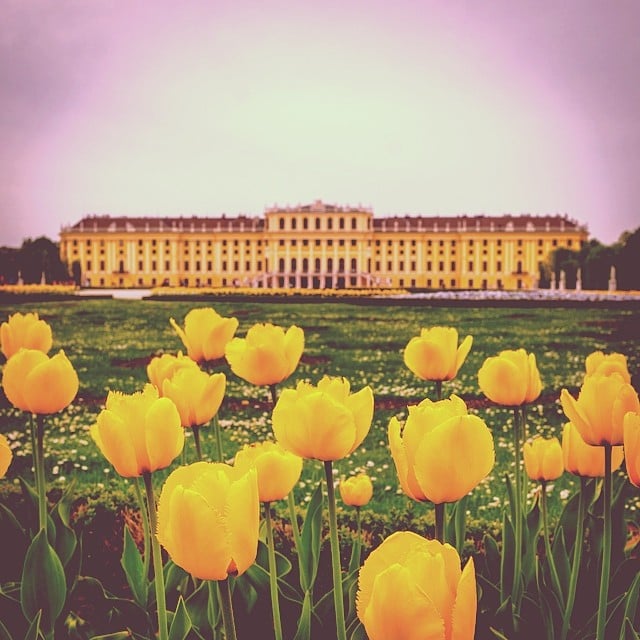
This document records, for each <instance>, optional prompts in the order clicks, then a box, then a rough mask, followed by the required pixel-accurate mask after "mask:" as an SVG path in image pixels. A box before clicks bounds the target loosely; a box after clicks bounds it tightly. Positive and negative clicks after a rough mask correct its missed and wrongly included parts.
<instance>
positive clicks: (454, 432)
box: [388, 395, 495, 504]
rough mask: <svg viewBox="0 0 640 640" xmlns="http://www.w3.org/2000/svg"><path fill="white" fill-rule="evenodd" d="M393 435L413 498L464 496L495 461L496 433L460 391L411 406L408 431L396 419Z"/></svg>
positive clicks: (400, 472) (394, 451)
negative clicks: (471, 409)
mask: <svg viewBox="0 0 640 640" xmlns="http://www.w3.org/2000/svg"><path fill="white" fill-rule="evenodd" d="M388 433H389V446H390V448H391V455H392V457H393V461H394V463H395V465H396V471H397V473H398V479H399V480H400V486H401V487H402V490H403V491H404V492H405V493H406V494H407V495H408V496H409V497H410V498H413V499H414V500H420V501H425V500H430V501H431V502H433V503H434V504H441V503H443V502H455V501H457V500H460V498H462V497H463V496H465V495H467V493H469V491H471V490H472V489H473V488H474V487H475V486H476V485H477V484H478V483H479V482H480V481H481V480H483V479H484V478H485V477H486V476H487V475H489V473H490V472H491V470H492V469H493V465H494V464H495V452H494V446H493V436H492V434H491V431H490V430H489V428H488V427H487V425H486V424H485V423H484V422H483V421H482V420H481V419H480V418H479V417H478V416H474V415H468V414H467V405H466V404H465V402H464V400H462V399H461V398H459V397H458V396H455V395H452V396H451V398H449V399H448V400H440V401H438V402H432V401H431V400H429V399H427V400H423V401H422V402H421V403H420V404H419V405H417V406H411V407H409V417H408V418H407V421H406V424H405V425H404V429H403V428H402V425H401V424H400V422H399V421H398V419H397V418H395V417H393V418H391V421H390V422H389V430H388Z"/></svg>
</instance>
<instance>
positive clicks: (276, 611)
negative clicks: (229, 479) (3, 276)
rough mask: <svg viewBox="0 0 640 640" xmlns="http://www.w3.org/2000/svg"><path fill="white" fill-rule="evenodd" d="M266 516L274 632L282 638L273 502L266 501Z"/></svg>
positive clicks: (276, 637) (277, 639)
mask: <svg viewBox="0 0 640 640" xmlns="http://www.w3.org/2000/svg"><path fill="white" fill-rule="evenodd" d="M264 517H265V520H266V523H267V548H268V550H269V587H270V589H271V612H272V614H273V632H274V637H275V639H276V640H282V622H281V621H280V603H279V602H278V567H277V566H276V550H275V546H274V542H273V524H272V523H271V504H270V503H269V502H265V503H264Z"/></svg>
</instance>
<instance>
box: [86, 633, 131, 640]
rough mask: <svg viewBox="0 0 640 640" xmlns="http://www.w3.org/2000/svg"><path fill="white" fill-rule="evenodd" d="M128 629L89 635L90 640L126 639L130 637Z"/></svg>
mask: <svg viewBox="0 0 640 640" xmlns="http://www.w3.org/2000/svg"><path fill="white" fill-rule="evenodd" d="M131 637H132V636H131V632H130V631H116V632H115V633H107V634H106V635H104V636H91V640H127V638H131Z"/></svg>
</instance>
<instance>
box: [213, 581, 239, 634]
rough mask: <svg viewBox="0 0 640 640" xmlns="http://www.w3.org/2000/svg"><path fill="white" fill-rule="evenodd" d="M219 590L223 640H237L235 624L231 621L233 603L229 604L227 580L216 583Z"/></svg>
mask: <svg viewBox="0 0 640 640" xmlns="http://www.w3.org/2000/svg"><path fill="white" fill-rule="evenodd" d="M218 587H219V588H220V608H221V609H222V622H223V624H224V637H225V640H237V638H236V623H235V621H234V619H233V603H232V602H231V585H230V584H229V578H225V579H224V580H220V581H218Z"/></svg>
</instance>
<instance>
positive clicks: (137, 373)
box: [0, 300, 640, 520]
mask: <svg viewBox="0 0 640 640" xmlns="http://www.w3.org/2000/svg"><path fill="white" fill-rule="evenodd" d="M195 306H207V304H206V303H203V302H189V301H181V302H150V301H117V300H82V301H67V302H46V303H39V304H30V303H29V304H21V305H20V306H19V307H10V306H7V305H0V320H5V319H6V318H7V316H8V315H9V314H11V313H13V312H14V311H22V312H26V311H37V312H39V313H40V316H41V317H43V318H44V319H45V320H47V321H48V322H49V323H50V324H51V326H52V328H53V332H54V351H57V350H58V349H60V348H63V349H64V350H65V352H66V353H67V355H68V357H69V359H70V360H71V362H72V363H73V364H74V366H75V367H76V370H77V371H78V375H79V377H80V392H79V396H78V399H77V401H76V402H75V403H74V405H73V406H72V407H70V408H69V409H68V410H67V411H65V412H63V413H61V414H59V415H56V416H53V417H50V418H48V419H47V425H48V426H47V433H46V437H45V447H46V451H47V460H46V465H47V477H48V479H49V480H50V481H51V482H52V484H53V486H64V485H66V484H67V483H68V482H69V481H70V480H71V479H76V481H77V482H78V483H80V484H93V485H98V487H105V488H107V487H114V488H115V487H123V486H125V485H126V484H127V481H125V480H122V479H120V478H119V477H117V474H115V472H114V471H113V469H112V468H111V466H110V465H109V464H108V463H107V462H106V460H105V459H104V458H103V457H102V456H101V454H100V453H99V451H98V450H97V448H96V447H95V445H94V444H93V441H92V439H91V437H90V435H89V433H88V429H89V427H90V426H91V424H93V422H94V421H95V418H96V415H97V414H98V412H99V411H100V410H101V408H102V407H103V405H104V400H105V398H106V395H107V392H108V390H110V389H113V390H120V391H124V392H126V393H131V392H133V391H136V390H139V389H140V388H141V387H142V385H143V384H144V383H145V382H146V380H147V377H146V363H147V362H148V361H149V359H150V358H151V357H152V356H154V355H158V354H160V353H163V352H169V353H175V352H177V351H178V350H180V349H182V344H181V342H180V340H179V338H178V337H177V336H176V335H175V333H174V332H173V330H172V329H171V327H170V326H169V317H174V318H175V319H176V320H177V321H178V323H181V322H182V320H183V318H184V316H185V314H186V313H187V311H189V309H191V308H193V307H195ZM213 306H215V309H216V310H217V311H218V312H219V313H221V314H222V315H234V316H236V317H238V319H239V320H240V327H239V330H238V333H237V335H239V336H244V334H245V333H246V330H247V329H248V328H249V327H250V326H251V325H253V324H254V323H256V322H272V323H274V324H278V325H282V326H284V327H288V326H290V325H291V324H296V325H298V326H300V327H302V328H303V329H304V331H305V341H306V345H305V352H304V355H303V360H302V362H301V364H300V366H299V367H298V369H297V371H296V372H295V373H294V375H293V376H292V377H291V378H290V379H289V380H287V381H285V383H283V386H287V387H289V386H294V385H295V384H296V382H297V381H298V380H310V381H312V382H314V383H315V382H317V381H318V379H319V378H320V377H321V376H322V375H324V374H329V375H336V376H338V375H339V376H345V377H346V378H347V379H348V380H349V381H350V382H351V385H352V389H354V390H358V389H360V388H361V387H362V386H364V385H367V384H368V385H371V387H372V389H373V391H374V395H375V398H376V411H375V415H374V421H373V425H372V428H371V431H370V433H369V435H368V436H367V438H366V440H365V441H364V443H363V446H362V447H360V448H359V449H358V450H357V451H355V452H354V453H353V454H352V455H351V456H350V457H349V458H348V459H345V460H341V461H338V462H337V463H336V464H335V465H334V467H335V469H336V470H337V474H338V475H349V474H351V473H353V472H356V471H360V470H364V471H366V472H367V473H368V474H369V475H370V476H371V478H372V480H373V482H374V488H375V492H374V498H373V500H372V502H371V504H370V509H371V510H372V511H373V512H378V513H388V512H390V511H395V510H400V511H404V510H406V509H407V508H413V510H414V512H416V513H427V512H429V511H430V510H431V508H430V507H428V506H423V505H410V504H409V500H408V499H407V498H406V497H405V496H404V495H402V493H401V491H400V489H399V485H398V481H397V478H396V473H395V468H394V465H393V461H392V459H391V455H390V453H389V449H388V444H387V435H386V432H387V425H388V422H389V419H390V418H391V416H393V415H396V416H398V417H399V418H400V419H405V418H406V415H407V411H406V405H407V404H415V403H417V402H419V401H420V400H422V399H423V398H425V397H427V396H429V397H431V398H433V397H434V396H433V394H434V388H433V386H432V385H429V384H428V383H423V382H422V381H420V380H419V379H417V378H416V377H415V376H414V375H413V374H412V373H411V372H410V371H409V370H408V369H407V368H406V367H405V366H404V363H403V359H402V350H403V348H404V346H405V345H406V344H407V342H408V341H409V339H410V338H411V337H412V336H414V335H417V334H418V333H419V331H420V328H421V327H429V326H436V325H446V326H453V327H456V328H457V329H458V331H459V333H460V335H461V337H464V336H465V335H467V334H471V335H472V336H473V337H474V344H473V348H472V350H471V353H470V354H469V357H468V358H467V361H466V362H465V364H464V365H463V367H462V369H461V371H460V373H459V375H458V377H457V378H456V379H455V380H453V381H452V382H450V383H445V385H444V393H445V395H448V394H450V393H457V394H459V395H461V396H462V397H463V398H464V399H465V400H467V401H468V404H469V406H470V407H471V409H472V411H474V412H477V413H478V415H480V417H482V418H483V419H484V420H485V421H486V422H487V424H488V425H489V426H490V427H491V429H492V430H493V433H494V436H495V445H496V457H497V464H496V468H495V470H494V472H493V473H492V475H491V476H490V477H489V478H488V479H487V480H486V481H485V482H484V483H483V484H482V485H481V486H480V487H478V488H477V489H476V490H475V491H474V492H473V494H472V496H471V497H470V498H469V500H468V503H467V508H468V510H469V512H470V514H471V515H472V516H473V517H476V518H481V519H489V520H496V519H498V518H499V516H500V513H501V509H502V502H503V500H504V499H505V489H504V480H503V478H504V474H505V473H507V472H508V471H509V466H510V465H511V464H512V460H513V453H512V440H511V430H510V429H511V414H510V412H509V411H507V410H504V409H500V408H496V407H492V406H490V405H489V404H488V403H487V402H486V401H485V400H484V396H483V395H482V393H481V392H480V390H479V388H478V384H477V371H478V369H479V368H480V366H481V364H482V362H483V361H484V359H485V358H486V357H488V356H491V355H495V354H497V353H498V352H499V351H500V350H502V349H515V348H519V347H523V348H525V349H527V351H531V352H533V353H535V354H536V357H537V359H538V367H539V369H540V372H541V375H542V378H543V384H544V390H543V394H542V396H541V398H540V400H539V401H538V402H536V403H535V404H534V405H533V406H532V407H531V408H530V409H529V434H530V435H531V434H534V433H537V432H539V433H544V434H546V435H551V434H553V435H557V436H560V435H561V429H562V424H563V422H564V416H563V413H562V409H561V408H560V404H559V402H558V395H559V392H560V390H561V389H562V388H563V387H567V388H568V389H569V390H570V391H572V392H573V393H574V394H575V393H576V392H577V388H578V387H579V385H580V384H581V381H582V376H583V371H584V358H585V356H586V355H587V354H589V353H590V352H592V351H594V350H598V349H599V350H603V351H605V352H611V351H618V352H622V353H624V354H626V355H627V356H628V358H629V369H630V371H631V372H632V374H634V373H636V372H638V370H639V368H640V362H639V359H640V356H639V355H638V350H637V344H638V338H639V337H640V311H637V310H635V311H634V310H614V309H611V310H607V309H603V308H589V307H587V306H585V307H584V308H573V309H561V308H551V309H550V308H544V309H542V308H541V309H537V308H527V309H519V308H504V307H502V308H442V307H428V306H394V305H393V303H392V302H390V301H381V302H380V305H375V306H371V305H368V306H359V305H351V304H341V303H327V304H323V303H320V304H303V303H264V302H261V301H259V300H250V301H247V302H224V303H220V302H216V303H215V305H213ZM210 368H211V370H217V371H225V373H227V378H228V387H227V396H226V399H225V402H224V404H223V407H222V409H221V412H220V421H221V424H222V426H223V429H224V447H225V453H226V457H227V458H228V459H229V460H231V459H232V458H233V455H234V454H235V451H236V450H237V449H238V448H239V447H240V446H242V445H243V444H245V443H249V442H253V441H256V440H261V439H264V438H267V437H269V436H270V435H271V424H270V415H271V407H270V404H269V402H268V394H267V391H266V390H265V389H262V388H256V387H253V386H251V385H249V384H247V383H245V382H243V381H242V380H240V379H238V378H236V377H235V376H234V375H233V374H232V373H230V371H229V369H228V367H227V365H226V363H224V362H221V363H216V364H214V365H212V366H211V367H210ZM634 382H637V377H636V378H635V380H634ZM634 386H635V387H636V388H638V384H635V385H634ZM0 432H2V433H5V434H7V435H8V437H9V439H10V441H11V442H12V447H14V455H15V458H14V462H13V464H12V466H11V468H10V470H9V474H8V480H9V481H10V482H11V481H17V477H18V475H25V476H27V477H29V475H30V473H31V470H30V465H31V450H30V442H29V437H28V431H27V430H26V429H25V425H24V417H23V416H22V415H21V414H20V413H19V412H17V411H15V410H13V409H12V408H10V407H9V406H8V403H7V401H6V399H5V398H4V396H2V397H1V398H0ZM203 438H204V448H205V452H207V453H208V454H209V455H210V457H211V458H213V455H214V452H215V442H214V438H213V434H212V433H211V432H210V431H209V430H207V429H205V430H204V432H203ZM194 455H195V453H194V448H193V443H192V441H191V439H189V440H188V442H187V447H186V456H187V460H188V461H191V460H193V459H194ZM321 471H322V469H321V465H320V463H316V462H313V461H308V462H306V463H305V471H304V473H303V477H302V480H301V482H300V485H299V487H298V488H297V489H296V492H297V498H298V500H299V501H301V500H302V501H304V500H305V499H308V498H309V497H310V495H311V493H312V490H313V487H314V485H315V483H316V481H317V480H318V479H319V478H320V476H321ZM160 480H161V474H159V476H158V481H160ZM572 487H573V480H572V478H570V477H568V475H567V474H565V476H564V477H563V478H561V479H560V480H559V481H558V482H556V483H555V487H553V489H552V490H551V499H550V502H551V506H552V509H553V510H554V511H557V509H558V508H559V507H560V506H561V504H562V502H563V500H564V499H566V496H567V495H568V493H569V491H570V490H571V489H572ZM567 490H569V491H567ZM636 502H637V503H636V504H634V503H633V502H631V503H630V506H629V508H630V509H631V510H632V511H635V510H636V509H640V500H638V501H636ZM283 506H284V505H283Z"/></svg>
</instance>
